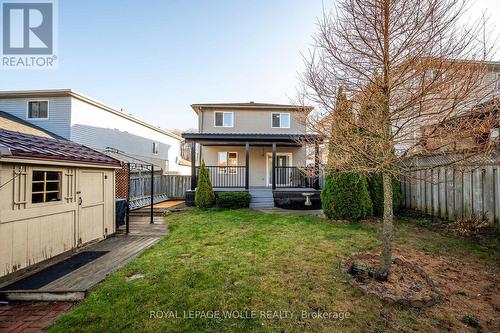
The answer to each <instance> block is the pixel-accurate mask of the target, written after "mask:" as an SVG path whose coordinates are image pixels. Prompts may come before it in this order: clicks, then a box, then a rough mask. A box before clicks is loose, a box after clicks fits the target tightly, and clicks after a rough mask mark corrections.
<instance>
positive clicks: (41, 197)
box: [31, 171, 61, 203]
mask: <svg viewBox="0 0 500 333" xmlns="http://www.w3.org/2000/svg"><path fill="white" fill-rule="evenodd" d="M60 200H61V173H60V172H57V171H33V178H32V180H31V202H32V203H42V202H50V201H60Z"/></svg>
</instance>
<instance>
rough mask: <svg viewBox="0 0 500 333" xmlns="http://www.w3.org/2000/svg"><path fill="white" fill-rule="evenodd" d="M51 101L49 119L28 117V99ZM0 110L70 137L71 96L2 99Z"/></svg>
mask: <svg viewBox="0 0 500 333" xmlns="http://www.w3.org/2000/svg"><path fill="white" fill-rule="evenodd" d="M37 100H40V101H42V100H43V101H47V100H48V101H49V119H28V101H37ZM0 111H4V112H7V113H10V114H12V115H14V116H16V117H18V118H21V119H23V120H26V121H29V122H30V123H32V124H34V125H36V126H39V127H41V128H43V129H45V130H47V131H50V132H52V133H55V134H57V135H59V136H62V137H63V138H66V139H69V138H70V135H71V134H70V123H71V121H70V119H71V97H69V96H67V97H41V98H10V99H0Z"/></svg>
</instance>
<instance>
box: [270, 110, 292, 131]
mask: <svg viewBox="0 0 500 333" xmlns="http://www.w3.org/2000/svg"><path fill="white" fill-rule="evenodd" d="M275 114H279V115H280V125H279V126H273V116H274V115H275ZM281 115H288V126H287V127H284V126H281ZM291 123H292V117H291V116H290V112H272V113H271V128H290V125H291Z"/></svg>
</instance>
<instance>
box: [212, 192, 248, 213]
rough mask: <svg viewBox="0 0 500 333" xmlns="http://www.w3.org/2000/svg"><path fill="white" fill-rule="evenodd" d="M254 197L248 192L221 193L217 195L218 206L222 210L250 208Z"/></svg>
mask: <svg viewBox="0 0 500 333" xmlns="http://www.w3.org/2000/svg"><path fill="white" fill-rule="evenodd" d="M251 199H252V196H251V195H250V193H248V192H220V193H217V206H219V207H220V208H231V209H236V208H248V207H250V200H251Z"/></svg>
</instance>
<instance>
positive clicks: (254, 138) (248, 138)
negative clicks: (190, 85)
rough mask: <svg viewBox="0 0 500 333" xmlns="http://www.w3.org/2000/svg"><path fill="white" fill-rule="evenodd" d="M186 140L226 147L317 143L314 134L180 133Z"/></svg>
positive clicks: (316, 137)
mask: <svg viewBox="0 0 500 333" xmlns="http://www.w3.org/2000/svg"><path fill="white" fill-rule="evenodd" d="M182 137H183V138H184V139H186V140H196V141H197V142H200V143H203V142H210V143H213V144H217V143H219V144H222V145H227V144H230V143H245V142H250V143H260V144H272V143H282V144H294V145H300V142H301V141H305V142H308V141H317V140H318V139H319V137H318V136H317V135H315V134H275V133H273V134H268V133H182Z"/></svg>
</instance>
